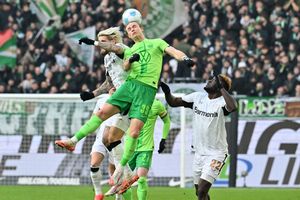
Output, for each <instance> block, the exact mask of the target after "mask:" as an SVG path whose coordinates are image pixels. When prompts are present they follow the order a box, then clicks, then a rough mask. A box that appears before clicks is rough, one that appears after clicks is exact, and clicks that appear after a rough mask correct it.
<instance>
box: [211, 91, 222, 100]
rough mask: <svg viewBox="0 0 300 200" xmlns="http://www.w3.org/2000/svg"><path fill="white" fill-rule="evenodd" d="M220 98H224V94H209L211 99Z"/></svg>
mask: <svg viewBox="0 0 300 200" xmlns="http://www.w3.org/2000/svg"><path fill="white" fill-rule="evenodd" d="M220 96H222V94H221V93H220V92H214V93H208V98H209V99H216V98H218V97H220Z"/></svg>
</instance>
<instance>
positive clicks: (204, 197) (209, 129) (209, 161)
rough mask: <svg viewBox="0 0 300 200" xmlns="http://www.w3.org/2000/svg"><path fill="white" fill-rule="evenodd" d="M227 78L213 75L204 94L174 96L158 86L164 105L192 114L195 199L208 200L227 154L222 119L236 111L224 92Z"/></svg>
mask: <svg viewBox="0 0 300 200" xmlns="http://www.w3.org/2000/svg"><path fill="white" fill-rule="evenodd" d="M230 87H231V79H230V78H228V77H227V76H225V75H216V74H214V78H212V79H210V80H209V81H208V82H207V84H206V86H205V87H204V90H205V91H206V92H205V93H204V92H194V93H192V94H189V95H186V96H183V97H182V98H181V97H174V96H173V95H172V94H171V92H170V88H169V87H168V85H166V84H165V83H161V88H162V90H163V92H164V93H165V97H166V100H167V102H168V104H169V105H170V106H172V107H179V106H184V107H187V108H191V109H193V111H194V122H195V124H194V129H193V130H194V135H193V136H194V148H195V157H194V162H193V174H194V175H193V176H194V184H195V189H196V195H197V196H198V200H208V199H210V198H209V195H208V191H209V189H210V187H211V185H212V184H213V182H214V181H215V180H216V178H217V176H218V175H219V174H220V171H221V169H222V167H223V165H224V163H225V160H226V158H227V155H228V150H227V146H228V145H227V141H226V129H225V116H227V115H229V113H231V112H233V111H235V110H236V109H237V102H236V100H235V99H234V98H233V97H232V96H231V95H230V94H229V93H228V90H229V89H230Z"/></svg>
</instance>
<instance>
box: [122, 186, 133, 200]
mask: <svg viewBox="0 0 300 200" xmlns="http://www.w3.org/2000/svg"><path fill="white" fill-rule="evenodd" d="M122 195H123V198H124V199H125V200H132V189H131V188H129V189H128V190H127V191H126V192H124V193H123V194H122Z"/></svg>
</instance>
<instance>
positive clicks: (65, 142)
mask: <svg viewBox="0 0 300 200" xmlns="http://www.w3.org/2000/svg"><path fill="white" fill-rule="evenodd" d="M55 144H56V145H57V146H59V147H61V148H64V149H67V150H69V151H74V150H75V144H74V143H73V142H72V141H71V140H70V139H66V140H56V141H55Z"/></svg>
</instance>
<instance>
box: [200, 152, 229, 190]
mask: <svg viewBox="0 0 300 200" xmlns="http://www.w3.org/2000/svg"><path fill="white" fill-rule="evenodd" d="M226 158H227V155H226V154H224V155H211V156H205V158H204V161H203V162H204V163H205V164H204V166H203V170H202V174H201V177H200V178H201V179H203V180H206V181H208V182H210V183H211V184H213V183H214V181H215V180H216V179H217V177H218V176H219V174H220V172H221V170H222V168H223V166H224V164H225V161H226Z"/></svg>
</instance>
